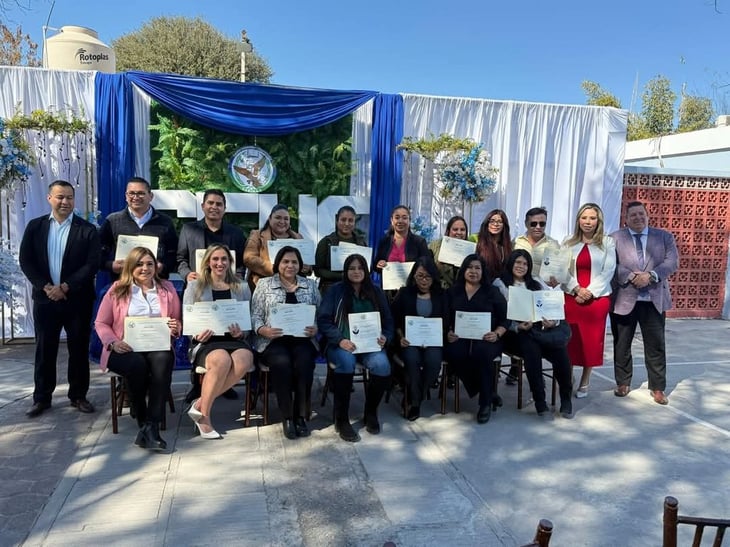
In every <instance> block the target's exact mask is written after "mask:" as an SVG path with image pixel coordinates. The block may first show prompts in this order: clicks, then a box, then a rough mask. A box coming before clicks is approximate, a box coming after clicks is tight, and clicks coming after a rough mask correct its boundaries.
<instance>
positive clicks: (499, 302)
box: [448, 283, 510, 332]
mask: <svg viewBox="0 0 730 547" xmlns="http://www.w3.org/2000/svg"><path fill="white" fill-rule="evenodd" d="M448 304H449V315H448V317H449V319H448V322H449V327H448V328H449V329H450V330H453V328H454V324H455V323H456V312H457V311H470V312H490V313H491V314H492V324H491V325H484V327H485V329H484V332H488V331H491V330H494V329H496V328H497V327H504V328H505V329H509V326H510V321H509V320H508V319H507V300H505V298H504V296H502V293H501V292H499V289H498V288H497V287H495V286H494V285H491V284H490V285H482V286H481V287H480V288H479V290H478V291H477V292H476V293H474V295H473V296H472V297H471V300H469V298H468V297H467V296H466V290H465V289H464V284H463V283H458V284H456V285H454V286H453V287H451V288H450V289H449V292H448Z"/></svg>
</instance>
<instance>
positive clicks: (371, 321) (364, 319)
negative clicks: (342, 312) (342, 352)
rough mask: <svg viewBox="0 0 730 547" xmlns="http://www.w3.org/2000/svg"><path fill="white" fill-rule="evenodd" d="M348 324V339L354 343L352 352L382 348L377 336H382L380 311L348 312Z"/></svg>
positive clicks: (366, 351)
mask: <svg viewBox="0 0 730 547" xmlns="http://www.w3.org/2000/svg"><path fill="white" fill-rule="evenodd" d="M347 321H348V323H349V325H350V341H351V342H352V343H353V344H355V351H353V352H352V353H373V352H375V351H380V350H381V349H382V348H381V347H380V344H378V338H380V337H381V336H382V332H381V327H380V312H377V311H369V312H365V313H350V314H348V315H347Z"/></svg>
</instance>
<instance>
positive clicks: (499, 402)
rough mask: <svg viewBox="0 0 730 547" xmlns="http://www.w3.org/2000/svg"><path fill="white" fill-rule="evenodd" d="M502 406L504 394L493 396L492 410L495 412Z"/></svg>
mask: <svg viewBox="0 0 730 547" xmlns="http://www.w3.org/2000/svg"><path fill="white" fill-rule="evenodd" d="M500 406H504V401H502V396H501V395H494V396H493V397H492V410H494V411H495V412H497V409H498V408H499V407H500Z"/></svg>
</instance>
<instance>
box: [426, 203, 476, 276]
mask: <svg viewBox="0 0 730 547" xmlns="http://www.w3.org/2000/svg"><path fill="white" fill-rule="evenodd" d="M444 235H445V236H448V237H451V238H454V239H466V238H467V237H469V226H467V224H466V220H465V219H464V217H462V216H459V215H456V216H453V217H451V218H450V219H449V221H448V222H447V223H446V231H445V232H444ZM442 242H443V240H442V239H437V240H436V241H432V242H431V243H430V244H429V245H428V248H429V250H430V251H431V253H432V254H433V259H434V260H435V261H436V267H437V268H438V270H439V274H440V275H441V286H442V287H443V288H444V289H450V288H451V286H452V285H453V284H454V281H455V280H456V274H458V273H459V267H458V266H454V265H453V264H445V263H443V262H439V261H438V258H439V252H440V251H441V243H442Z"/></svg>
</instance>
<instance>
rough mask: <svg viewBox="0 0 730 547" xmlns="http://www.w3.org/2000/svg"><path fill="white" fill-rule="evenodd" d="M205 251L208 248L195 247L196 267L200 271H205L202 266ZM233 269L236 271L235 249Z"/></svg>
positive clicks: (232, 262) (232, 258)
mask: <svg viewBox="0 0 730 547" xmlns="http://www.w3.org/2000/svg"><path fill="white" fill-rule="evenodd" d="M205 251H207V249H195V269H196V270H197V272H198V273H202V272H203V270H202V269H201V268H202V266H203V257H204V256H205ZM188 265H189V264H188ZM231 269H233V271H234V272H235V271H236V254H235V253H234V252H233V249H231Z"/></svg>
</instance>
